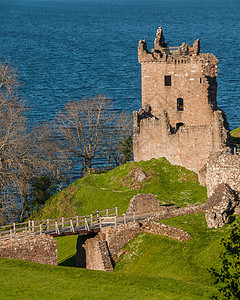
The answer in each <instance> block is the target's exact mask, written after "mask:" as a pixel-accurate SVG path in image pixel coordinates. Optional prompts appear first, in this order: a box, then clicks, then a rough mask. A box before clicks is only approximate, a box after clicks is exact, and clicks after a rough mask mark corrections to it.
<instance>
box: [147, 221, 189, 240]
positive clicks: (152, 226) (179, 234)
mask: <svg viewBox="0 0 240 300" xmlns="http://www.w3.org/2000/svg"><path fill="white" fill-rule="evenodd" d="M143 232H145V233H151V234H156V235H162V236H166V237H169V238H171V239H173V240H177V241H179V242H182V243H184V242H186V241H188V240H190V239H191V236H190V234H189V233H187V232H186V231H184V230H182V229H179V228H175V227H172V226H169V225H165V224H162V223H157V222H150V221H146V222H144V223H143Z"/></svg>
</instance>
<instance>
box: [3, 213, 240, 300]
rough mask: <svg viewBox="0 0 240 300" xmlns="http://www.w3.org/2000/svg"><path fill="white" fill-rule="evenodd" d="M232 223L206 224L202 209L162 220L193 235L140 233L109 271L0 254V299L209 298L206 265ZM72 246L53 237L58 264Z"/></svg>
mask: <svg viewBox="0 0 240 300" xmlns="http://www.w3.org/2000/svg"><path fill="white" fill-rule="evenodd" d="M237 218H238V219H240V218H239V217H237ZM234 222H235V221H234ZM234 222H233V223H232V224H229V225H225V226H224V227H222V228H220V229H207V226H206V222H205V220H204V215H203V214H202V213H200V214H196V215H187V216H180V217H177V218H172V219H168V220H164V223H166V224H168V225H172V226H176V227H179V228H182V229H184V230H186V231H188V232H189V233H190V234H191V236H192V239H191V240H189V241H187V242H186V243H180V242H177V241H174V240H171V239H170V238H166V237H161V236H155V235H150V234H142V235H139V236H137V237H136V238H135V239H134V240H132V241H131V242H130V243H128V244H127V245H126V246H125V247H124V248H125V251H126V252H125V254H123V256H122V257H121V259H120V261H119V262H118V263H117V266H116V271H115V272H113V273H105V272H101V271H90V270H85V269H77V268H69V267H63V266H58V267H55V266H47V265H40V264H36V263H30V262H25V261H19V260H12V259H4V258H0V277H1V284H0V286H1V288H0V299H20V298H21V299H40V298H41V299H79V298H81V299H113V298H114V299H184V300H185V299H209V296H210V295H211V294H216V293H217V290H216V288H215V287H214V285H213V281H212V278H211V277H210V275H209V273H208V271H207V268H210V267H218V266H219V263H220V261H219V259H218V256H219V253H220V251H221V249H222V248H221V246H220V240H221V238H222V236H223V235H226V234H227V233H228V232H229V231H230V229H231V227H232V225H233V224H234ZM75 247H76V236H75V237H74V236H69V237H60V238H58V254H59V264H60V265H68V264H69V258H71V257H72V256H73V255H74V253H75V251H76V249H75ZM9 286H11V288H9Z"/></svg>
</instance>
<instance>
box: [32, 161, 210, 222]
mask: <svg viewBox="0 0 240 300" xmlns="http://www.w3.org/2000/svg"><path fill="white" fill-rule="evenodd" d="M139 167H140V168H142V170H143V171H144V172H146V173H147V174H148V176H149V179H148V180H147V181H146V182H144V183H143V184H142V185H141V186H140V188H139V189H137V190H136V189H133V188H132V185H131V179H129V180H127V182H126V183H124V182H123V179H124V178H126V177H127V176H128V174H129V172H130V171H131V170H132V169H134V168H139ZM138 193H152V194H153V195H155V197H156V198H157V199H158V200H159V203H160V204H176V205H179V206H186V205H187V204H188V203H191V204H196V203H198V204H199V203H203V202H205V201H206V199H207V194H206V188H205V187H202V186H200V185H199V183H198V180H197V175H196V174H195V173H194V172H191V171H189V170H186V169H185V168H183V167H180V166H173V165H171V164H170V163H169V162H168V161H167V160H166V159H165V158H161V159H152V160H150V161H141V162H138V163H137V162H131V163H128V164H125V165H122V166H119V167H117V168H115V169H114V170H112V171H109V172H107V173H103V174H91V175H89V176H86V177H83V178H81V179H79V180H77V181H75V182H74V183H73V184H71V185H70V186H69V187H68V188H66V189H65V190H63V191H62V192H59V193H58V194H57V195H55V196H54V197H53V198H51V199H50V200H49V201H48V202H47V203H46V204H45V206H44V208H43V209H42V210H41V211H40V212H39V213H38V215H37V218H38V219H43V218H44V219H45V218H47V217H50V218H59V217H61V216H62V215H64V216H65V217H67V216H73V215H75V214H79V215H86V214H90V213H91V212H95V211H96V210H97V209H99V210H104V209H106V207H109V208H114V207H115V206H116V205H118V207H119V212H120V213H121V214H122V213H123V212H124V211H126V210H127V208H128V205H129V201H130V199H131V198H132V197H133V196H134V195H136V194H138Z"/></svg>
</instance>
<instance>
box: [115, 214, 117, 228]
mask: <svg viewBox="0 0 240 300" xmlns="http://www.w3.org/2000/svg"><path fill="white" fill-rule="evenodd" d="M116 228H117V215H116V214H115V229H116Z"/></svg>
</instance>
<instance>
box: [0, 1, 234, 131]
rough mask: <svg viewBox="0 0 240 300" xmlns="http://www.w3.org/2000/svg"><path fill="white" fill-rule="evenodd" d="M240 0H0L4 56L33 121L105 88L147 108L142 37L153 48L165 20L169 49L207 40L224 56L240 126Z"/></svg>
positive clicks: (204, 44)
mask: <svg viewBox="0 0 240 300" xmlns="http://www.w3.org/2000/svg"><path fill="white" fill-rule="evenodd" d="M239 12H240V1H239V0H231V1H223V0H207V1H205V0H198V1H195V0H167V1H166V0H137V1H136V0H128V1H125V0H118V1H115V0H0V20H1V25H0V26H1V27H0V57H1V58H2V59H3V60H5V59H8V58H10V59H11V62H12V64H13V65H14V66H16V67H18V72H19V74H20V75H21V81H22V82H23V84H24V85H23V87H22V89H21V93H22V95H23V97H24V98H26V99H27V101H28V103H29V104H30V105H31V106H32V110H31V111H30V113H29V117H30V120H31V122H34V121H35V120H46V121H48V120H52V119H53V118H54V116H55V113H56V112H57V111H58V110H59V109H60V108H61V107H62V106H63V105H64V103H65V102H66V101H68V100H70V99H74V98H80V97H83V96H90V97H91V96H93V95H95V94H98V93H99V92H100V93H106V95H107V96H109V97H111V98H113V100H114V103H115V108H116V109H127V110H129V111H132V110H137V109H138V108H139V107H140V106H141V87H140V65H139V64H138V62H137V46H138V41H139V40H140V39H143V38H144V37H145V39H146V41H147V42H148V48H149V49H151V48H152V47H153V41H154V37H155V33H156V30H157V28H158V27H159V26H160V25H161V20H162V22H163V28H164V33H165V39H166V41H167V42H168V43H169V45H170V46H179V45H180V44H181V43H182V42H187V43H190V44H192V43H193V41H194V40H196V39H197V38H200V40H201V50H202V52H211V53H213V54H215V55H216V56H217V57H218V58H219V76H218V85H219V88H218V104H219V106H220V107H221V108H223V110H224V111H225V112H226V114H227V117H228V121H229V123H230V127H231V128H232V129H233V128H235V127H237V126H240V98H239V94H240V85H239V73H240V69H239V62H240V54H239V45H240V41H239V36H240V25H239Z"/></svg>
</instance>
